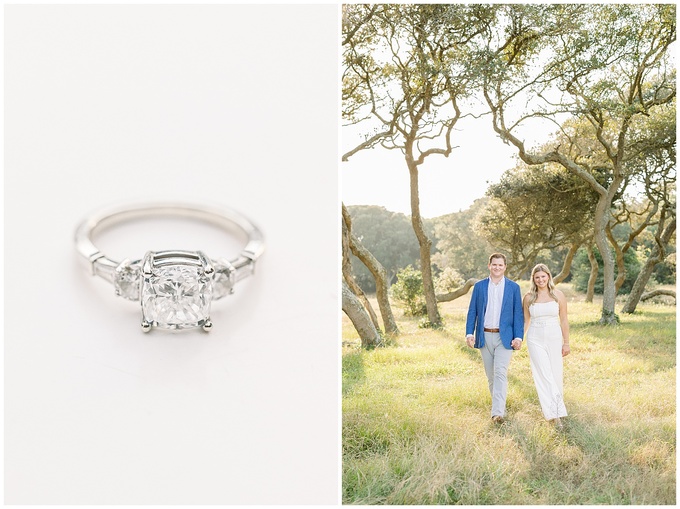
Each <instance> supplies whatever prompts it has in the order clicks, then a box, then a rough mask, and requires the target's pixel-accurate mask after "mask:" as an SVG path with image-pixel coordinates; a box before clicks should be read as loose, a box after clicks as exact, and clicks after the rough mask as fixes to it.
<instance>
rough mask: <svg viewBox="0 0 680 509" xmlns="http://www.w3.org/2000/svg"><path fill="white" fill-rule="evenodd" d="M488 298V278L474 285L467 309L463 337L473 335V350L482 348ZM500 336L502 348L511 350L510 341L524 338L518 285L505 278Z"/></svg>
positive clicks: (522, 314)
mask: <svg viewBox="0 0 680 509" xmlns="http://www.w3.org/2000/svg"><path fill="white" fill-rule="evenodd" d="M488 297H489V278H488V277H487V278H486V279H482V280H481V281H478V282H477V283H475V286H474V288H473V290H472V298H471V299H470V307H469V308H468V314H467V322H466V323H465V335H466V336H467V335H468V334H473V333H474V335H475V348H481V347H483V346H484V314H485V313H486V304H487V301H488ZM499 328H500V334H501V341H502V342H503V346H504V347H505V348H507V349H508V350H512V340H513V339H515V338H520V339H522V338H524V310H523V309H522V295H521V292H520V290H519V285H518V284H517V283H515V282H514V281H510V280H509V279H508V278H505V289H504V291H503V304H502V306H501V323H500V327H499Z"/></svg>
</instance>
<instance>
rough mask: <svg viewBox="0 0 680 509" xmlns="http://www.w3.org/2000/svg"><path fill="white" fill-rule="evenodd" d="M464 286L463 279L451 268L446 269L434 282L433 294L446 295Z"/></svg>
mask: <svg viewBox="0 0 680 509" xmlns="http://www.w3.org/2000/svg"><path fill="white" fill-rule="evenodd" d="M464 284H465V279H464V278H463V276H461V275H460V272H458V271H457V270H456V269H454V268H453V267H446V268H445V269H444V270H442V271H441V272H440V273H439V274H437V277H435V280H434V290H435V293H446V292H450V291H451V290H455V289H456V288H460V287H461V286H463V285H464Z"/></svg>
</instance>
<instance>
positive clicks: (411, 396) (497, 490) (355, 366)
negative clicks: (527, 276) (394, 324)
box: [342, 284, 676, 505]
mask: <svg viewBox="0 0 680 509" xmlns="http://www.w3.org/2000/svg"><path fill="white" fill-rule="evenodd" d="M525 287H526V284H525V285H524V287H523V291H524V290H526V288H525ZM560 288H561V289H562V290H563V291H564V292H565V293H566V294H567V296H568V299H569V317H570V326H571V350H572V353H571V355H569V356H568V357H567V358H566V359H565V402H566V405H567V410H568V411H569V414H570V415H569V417H567V418H566V419H565V428H564V429H563V430H561V431H557V430H555V429H554V428H552V427H551V426H550V425H549V424H547V423H546V422H545V421H544V419H543V416H542V414H541V410H540V406H539V403H538V398H537V395H536V390H535V387H534V384H533V380H532V377H531V372H530V368H529V357H528V352H527V350H526V347H523V348H522V350H521V351H519V352H517V353H515V354H514V357H513V359H512V362H511V364H510V374H509V392H508V416H507V417H508V420H507V421H506V422H505V423H504V424H503V425H501V426H497V425H493V424H492V423H491V421H490V418H489V411H490V406H491V398H490V395H489V391H488V386H487V383H486V377H485V375H484V369H483V367H482V362H481V359H480V355H479V351H477V350H472V349H469V348H468V347H467V346H466V345H465V342H464V320H465V313H466V311H467V306H468V302H469V295H468V296H465V297H462V298H460V299H458V300H456V301H453V302H448V303H443V304H441V305H440V311H441V313H442V316H443V318H444V321H445V328H444V329H443V330H430V329H420V328H418V320H417V319H414V318H410V317H404V316H402V314H401V312H400V311H399V310H398V309H397V308H396V307H395V314H396V315H397V320H398V324H399V327H400V328H401V331H402V334H401V335H400V336H399V337H397V338H396V339H394V340H392V341H391V342H390V344H388V346H386V347H384V348H378V349H376V350H372V351H362V350H361V348H360V347H359V340H358V337H357V334H356V332H355V331H354V329H353V327H352V324H351V322H350V321H349V320H348V319H347V318H346V317H343V332H342V336H343V347H342V348H343V503H344V504H463V505H478V504H508V505H515V504H675V503H676V489H675V430H676V412H675V409H676V398H675V391H676V389H675V380H676V377H675V365H676V354H675V333H676V326H675V323H676V312H675V306H673V305H668V304H661V303H649V304H644V303H643V304H641V305H640V306H639V307H638V311H637V312H636V313H635V314H634V315H627V316H622V323H621V324H620V325H618V326H613V327H601V326H599V325H597V320H598V319H599V316H600V309H601V303H600V302H598V301H597V300H596V302H595V303H592V304H588V303H585V302H583V297H582V296H581V295H579V294H576V293H574V292H573V291H571V288H570V286H569V285H565V284H563V285H560ZM618 308H620V306H617V309H618ZM376 309H377V307H376Z"/></svg>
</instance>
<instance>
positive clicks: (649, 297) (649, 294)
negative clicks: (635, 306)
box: [640, 290, 675, 300]
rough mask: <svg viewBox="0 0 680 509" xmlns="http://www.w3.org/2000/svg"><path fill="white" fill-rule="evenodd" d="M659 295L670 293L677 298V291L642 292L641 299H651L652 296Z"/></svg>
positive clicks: (669, 294)
mask: <svg viewBox="0 0 680 509" xmlns="http://www.w3.org/2000/svg"><path fill="white" fill-rule="evenodd" d="M658 295H668V296H669V297H673V298H674V299H675V292H674V291H673V290H652V291H651V292H647V293H644V294H642V297H640V300H647V299H651V298H652V297H656V296H658Z"/></svg>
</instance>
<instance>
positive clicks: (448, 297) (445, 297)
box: [437, 278, 479, 302]
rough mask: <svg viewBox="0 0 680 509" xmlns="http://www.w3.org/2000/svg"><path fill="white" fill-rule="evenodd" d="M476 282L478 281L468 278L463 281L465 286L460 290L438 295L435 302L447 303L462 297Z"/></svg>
mask: <svg viewBox="0 0 680 509" xmlns="http://www.w3.org/2000/svg"><path fill="white" fill-rule="evenodd" d="M477 281H479V279H475V278H470V279H468V280H467V281H465V284H464V285H463V286H462V287H461V288H458V289H457V290H454V291H452V292H448V293H440V294H439V295H437V302H449V301H452V300H455V299H457V298H458V297H462V296H463V295H465V294H466V293H467V292H469V291H470V288H472V287H473V286H474V284H475V283H476V282H477Z"/></svg>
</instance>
